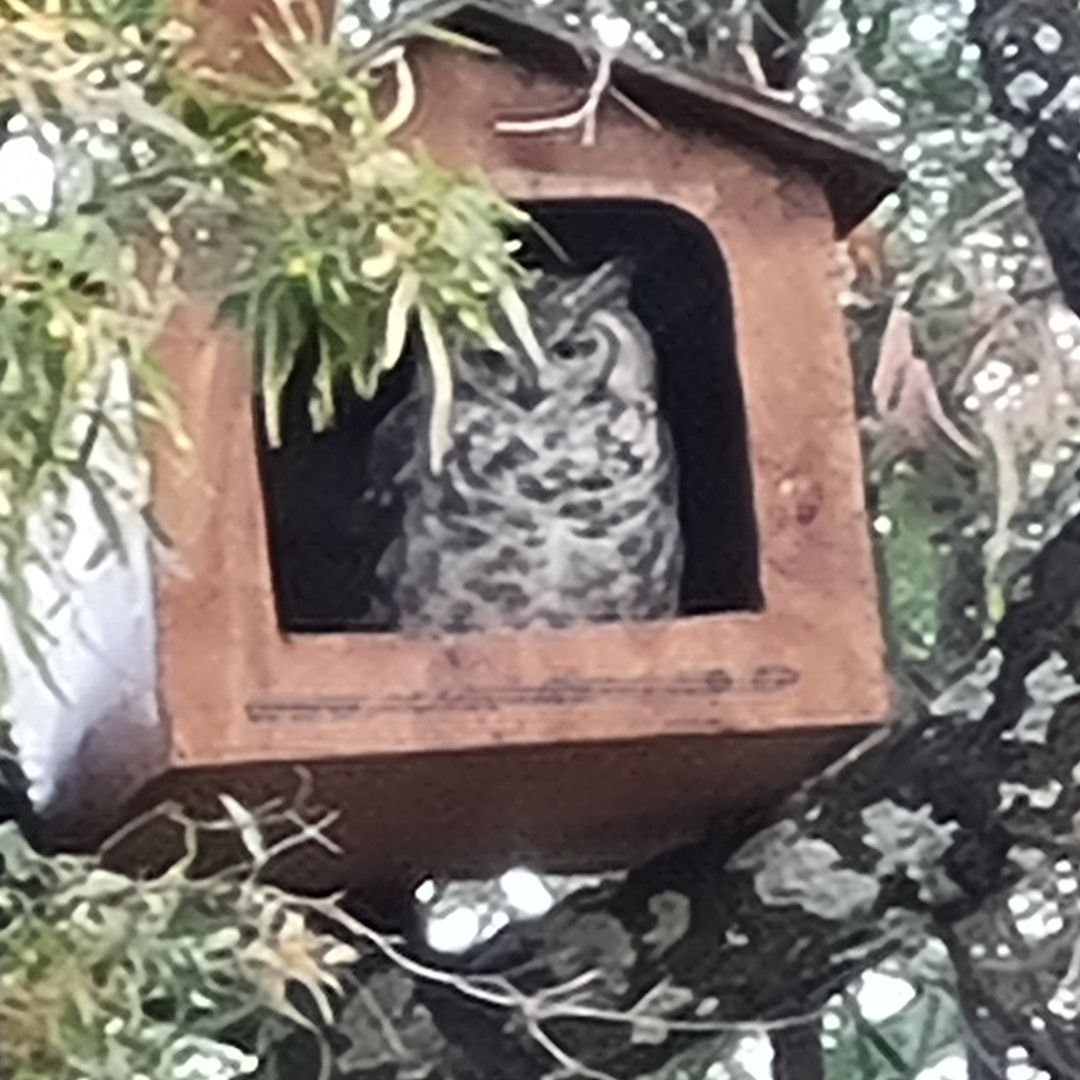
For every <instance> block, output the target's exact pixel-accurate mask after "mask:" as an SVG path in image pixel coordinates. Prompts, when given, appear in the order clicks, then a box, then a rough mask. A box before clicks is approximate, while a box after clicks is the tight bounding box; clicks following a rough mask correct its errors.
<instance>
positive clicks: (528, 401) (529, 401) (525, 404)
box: [517, 376, 547, 412]
mask: <svg viewBox="0 0 1080 1080" xmlns="http://www.w3.org/2000/svg"><path fill="white" fill-rule="evenodd" d="M546 396H547V395H546V394H545V393H544V388H543V387H542V386H541V385H540V381H539V379H537V378H535V376H534V377H533V378H531V379H529V381H528V382H526V383H525V384H524V385H523V386H522V387H521V389H520V391H519V392H518V394H517V403H518V404H519V405H520V406H521V407H522V408H523V409H524V410H525V411H526V412H532V411H533V410H534V409H535V408H536V407H537V406H538V405H539V404H540V402H542V401H543V400H544V398H545V397H546Z"/></svg>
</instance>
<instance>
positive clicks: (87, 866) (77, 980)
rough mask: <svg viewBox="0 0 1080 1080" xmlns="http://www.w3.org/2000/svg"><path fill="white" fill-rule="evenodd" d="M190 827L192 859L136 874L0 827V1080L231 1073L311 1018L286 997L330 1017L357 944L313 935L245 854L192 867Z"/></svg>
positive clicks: (194, 844)
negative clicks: (44, 846)
mask: <svg viewBox="0 0 1080 1080" xmlns="http://www.w3.org/2000/svg"><path fill="white" fill-rule="evenodd" d="M251 820H252V821H253V820H254V819H251ZM183 827H184V829H185V831H186V833H187V835H188V842H189V844H190V845H191V850H190V853H189V856H188V857H185V858H183V859H181V860H180V861H178V862H177V863H176V864H175V865H173V866H172V867H171V868H169V869H168V870H167V871H165V872H164V873H163V874H161V875H160V876H158V877H154V878H151V879H148V880H144V881H136V880H133V879H132V878H129V877H126V876H124V875H121V874H118V873H114V872H112V871H110V870H108V869H106V868H105V867H104V866H103V865H102V864H101V862H100V861H99V860H98V859H96V858H87V857H73V856H53V857H49V858H46V857H44V856H42V855H39V854H38V853H37V852H36V851H35V850H34V849H33V848H31V847H30V845H29V844H28V843H27V842H26V840H25V839H24V838H23V836H22V834H21V833H20V832H19V830H18V828H17V827H16V826H15V825H14V824H12V823H8V824H0V1031H2V1032H3V1038H2V1039H0V1075H2V1076H3V1077H4V1078H5V1080H78V1078H86V1080H117V1078H119V1077H123V1078H125V1080H127V1078H135V1077H145V1078H146V1080H182V1078H183V1077H185V1076H188V1077H190V1076H193V1075H199V1076H204V1077H220V1078H221V1080H228V1078H230V1077H235V1076H239V1075H243V1074H245V1073H250V1072H253V1071H254V1070H255V1069H256V1068H257V1067H258V1066H259V1065H260V1060H261V1057H262V1055H263V1054H265V1053H266V1052H267V1051H268V1049H269V1045H270V1043H272V1042H274V1041H276V1040H277V1039H278V1038H280V1037H281V1036H282V1035H283V1034H286V1033H288V1031H289V1030H290V1029H296V1028H297V1026H298V1025H299V1026H301V1027H305V1028H313V1027H314V1025H313V1024H312V1022H311V1021H310V1020H309V1019H307V1017H306V1016H305V1015H304V1014H303V1013H301V1012H299V1011H298V1009H297V1006H296V1005H295V1004H294V999H293V997H292V996H290V990H293V989H296V990H301V991H306V993H307V995H308V1000H310V1001H311V1002H313V1003H314V1004H315V1005H316V1006H317V1015H319V1014H321V1016H322V1018H323V1019H328V1018H329V1017H330V1016H331V1015H332V1014H331V1011H330V1010H331V1006H330V998H329V996H328V993H331V994H332V993H337V992H338V991H339V990H340V989H341V985H340V983H339V981H338V979H337V977H336V976H335V974H334V969H335V967H337V966H339V965H341V964H344V963H351V962H353V961H355V959H356V953H355V951H354V950H353V949H352V948H350V947H348V946H346V945H343V944H342V943H341V941H340V940H338V939H336V938H333V937H329V936H324V935H321V934H318V933H316V932H315V931H313V930H312V929H311V927H310V925H309V919H308V917H307V915H306V913H305V911H304V909H303V907H302V906H301V904H300V903H299V902H294V901H293V900H291V899H290V898H289V897H287V896H285V895H283V894H281V893H280V892H278V891H277V890H275V889H272V888H270V887H268V886H265V885H262V884H260V883H259V882H258V880H257V879H256V878H255V876H254V871H253V870H252V869H251V865H250V863H249V865H248V868H247V869H244V868H243V867H239V868H237V869H235V870H228V871H223V872H221V873H218V874H216V875H213V876H206V877H197V876H195V875H194V874H193V873H192V863H193V859H194V855H195V853H196V851H197V850H198V847H199V841H200V839H201V835H202V833H201V830H200V829H199V828H198V827H196V826H195V825H194V823H191V822H186V823H183ZM249 827H252V828H253V827H254V826H249ZM215 828H216V829H220V828H222V824H221V823H218V825H216V826H215ZM238 1033H242V1037H238Z"/></svg>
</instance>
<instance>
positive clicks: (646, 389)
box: [454, 259, 656, 410]
mask: <svg viewBox="0 0 1080 1080" xmlns="http://www.w3.org/2000/svg"><path fill="white" fill-rule="evenodd" d="M631 285H632V278H631V268H630V263H629V261H628V260H626V259H615V260H612V261H610V262H606V263H604V264H603V265H602V266H600V267H599V268H598V269H596V270H593V271H591V272H589V273H586V274H567V273H545V274H543V275H542V276H541V277H540V278H539V279H538V281H537V283H536V284H535V285H534V286H533V288H532V289H530V290H529V292H528V293H527V294H526V295H525V298H524V299H525V303H526V307H527V308H528V312H529V318H530V320H531V322H532V327H533V331H534V333H535V335H536V338H537V341H538V342H539V344H540V347H541V349H542V350H543V353H544V356H545V358H546V361H547V362H546V364H545V365H544V366H543V368H542V369H539V370H538V368H537V365H536V364H534V363H533V362H532V360H531V359H529V357H528V356H527V355H526V354H525V351H524V349H521V348H508V349H505V350H503V351H497V350H494V349H491V348H488V347H486V346H485V345H483V343H481V342H480V341H478V340H476V339H475V338H470V339H464V338H460V339H457V342H456V343H457V346H458V347H457V348H456V349H455V350H454V353H455V359H456V368H457V370H456V378H457V380H458V387H459V391H458V392H459V394H460V396H461V397H462V398H463V399H469V398H481V399H483V400H485V401H486V402H487V403H488V404H490V405H491V406H493V407H496V408H503V409H506V408H508V409H511V410H513V409H520V408H524V409H531V408H534V407H535V406H536V405H537V404H538V403H539V402H540V401H542V400H544V399H546V398H550V397H553V396H555V395H558V396H559V397H560V398H561V399H562V400H564V401H567V402H568V403H570V404H572V403H573V402H574V401H580V400H581V399H583V398H586V397H588V396H589V395H590V394H593V393H595V392H596V391H598V390H605V391H607V392H611V393H615V394H616V395H618V396H621V397H624V398H626V399H628V400H631V399H634V398H637V397H640V396H642V395H646V394H653V393H654V392H655V380H656V357H655V353H654V351H653V347H652V342H651V340H650V338H649V334H648V331H647V330H646V329H645V327H644V325H643V324H642V323H641V321H640V320H639V319H638V318H637V316H636V315H634V313H633V311H632V310H631V308H630V290H631ZM496 329H497V331H498V333H499V334H500V337H501V338H502V340H503V341H505V342H514V341H516V338H515V337H514V335H513V331H512V330H511V328H510V327H509V326H502V325H497V326H496Z"/></svg>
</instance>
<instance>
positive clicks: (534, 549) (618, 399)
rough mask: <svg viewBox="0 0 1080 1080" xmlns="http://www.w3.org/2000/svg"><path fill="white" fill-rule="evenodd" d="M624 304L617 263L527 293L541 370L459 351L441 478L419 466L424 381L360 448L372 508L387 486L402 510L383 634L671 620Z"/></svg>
mask: <svg viewBox="0 0 1080 1080" xmlns="http://www.w3.org/2000/svg"><path fill="white" fill-rule="evenodd" d="M630 286H631V278H630V272H629V267H628V266H627V265H626V264H625V263H624V262H623V261H621V260H617V261H613V262H609V263H606V264H604V265H603V266H601V267H600V268H599V269H598V270H596V271H594V272H592V273H588V274H577V275H568V274H559V275H552V274H548V275H545V276H543V277H542V279H541V280H540V282H539V284H538V285H537V286H536V287H535V288H533V289H532V290H531V291H530V292H529V293H528V294H526V297H525V300H526V306H527V308H528V311H529V315H530V319H531V322H532V326H533V328H534V331H535V333H536V337H537V340H538V341H539V343H540V345H541V348H542V351H543V359H544V361H545V362H544V363H543V364H542V365H540V364H538V363H534V362H533V361H532V360H531V359H529V358H528V357H527V356H526V353H525V351H524V350H521V351H520V352H514V351H507V352H505V353H504V352H497V351H492V350H489V349H484V348H483V347H482V346H480V345H479V344H477V343H476V342H475V341H473V342H468V343H467V342H460V343H458V344H457V345H456V346H455V348H454V349H453V350H452V357H453V360H452V362H453V367H454V376H455V397H454V404H453V409H452V414H451V419H450V450H449V452H448V454H447V456H446V458H445V461H444V463H443V466H442V468H441V470H439V471H436V470H434V469H433V468H432V465H431V462H430V460H429V456H428V453H427V444H426V438H425V424H426V419H425V417H426V415H428V414H429V412H430V388H429V386H428V383H427V380H426V378H424V377H419V378H417V380H416V381H415V385H414V388H413V390H412V392H411V393H410V395H409V396H408V397H407V398H406V399H405V400H404V401H403V402H402V403H401V404H400V405H399V406H398V407H397V409H396V410H395V412H394V413H393V414H391V416H390V417H388V419H387V421H386V422H385V424H384V425H383V426H382V427H380V428H379V429H377V430H376V433H375V434H376V443H375V447H374V450H373V456H372V462H373V466H374V475H373V476H372V477H371V483H372V485H373V487H374V490H375V491H379V490H380V488H381V490H382V494H381V496H379V497H380V498H381V499H382V500H383V501H384V502H389V501H391V499H392V498H393V497H394V496H391V495H390V494H389V491H390V486H392V487H393V488H394V490H396V492H397V495H396V498H398V499H399V500H400V528H399V531H398V535H397V538H396V540H395V541H394V542H393V543H392V544H391V545H390V547H389V548H388V550H387V551H386V554H385V555H384V557H383V558H382V559H381V561H380V564H379V567H378V572H377V574H378V578H379V581H380V583H381V589H382V592H383V594H384V595H385V596H386V597H388V598H389V603H390V607H391V609H392V612H393V621H395V622H396V624H397V628H398V629H400V630H401V631H403V632H405V633H407V634H413V635H420V636H431V635H438V634H442V633H456V632H464V631H476V630H490V629H496V628H502V627H507V628H514V629H525V628H528V627H566V626H570V625H573V624H576V623H581V622H606V621H611V620H619V619H628V620H634V619H657V618H662V617H665V616H672V615H674V614H676V612H677V608H678V599H679V584H680V578H681V574H682V561H683V547H682V538H681V533H680V528H679V517H678V506H677V501H678V500H677V475H676V460H675V454H674V450H673V447H672V441H671V437H670V432H669V430H668V427H667V424H666V423H665V421H664V418H663V417H662V416H661V415H660V412H659V409H658V405H657V388H656V380H657V371H656V366H657V365H656V354H655V351H654V348H653V344H652V341H651V339H650V336H649V333H648V331H647V330H646V328H645V326H644V325H643V323H642V322H641V321H640V320H639V319H638V318H637V317H636V316H635V314H634V313H633V311H632V310H631V307H630ZM380 444H381V445H380ZM395 448H396V449H395ZM403 450H404V452H403Z"/></svg>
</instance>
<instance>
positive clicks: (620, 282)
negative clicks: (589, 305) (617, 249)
mask: <svg viewBox="0 0 1080 1080" xmlns="http://www.w3.org/2000/svg"><path fill="white" fill-rule="evenodd" d="M633 284H634V264H633V262H632V261H631V259H630V258H629V256H626V255H617V256H616V257H615V258H614V259H609V260H608V261H607V262H606V263H604V264H603V265H602V266H600V267H599V269H597V270H594V271H593V272H592V273H591V274H590V275H589V276H588V278H587V279H586V286H585V290H586V291H587V292H588V293H589V294H590V295H591V297H592V299H593V300H594V302H595V303H597V304H606V305H620V304H628V303H629V302H630V290H631V288H632V287H633Z"/></svg>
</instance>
